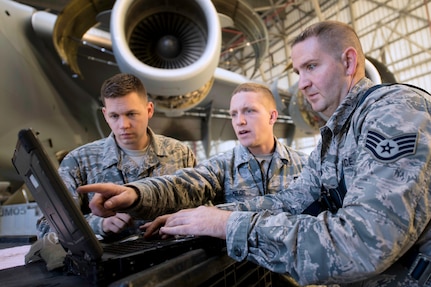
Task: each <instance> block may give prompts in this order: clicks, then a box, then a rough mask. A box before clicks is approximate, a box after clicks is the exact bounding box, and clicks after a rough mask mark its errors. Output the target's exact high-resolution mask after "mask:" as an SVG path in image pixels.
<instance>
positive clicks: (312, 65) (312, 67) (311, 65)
mask: <svg viewBox="0 0 431 287" xmlns="http://www.w3.org/2000/svg"><path fill="white" fill-rule="evenodd" d="M314 68H316V65H315V64H309V65H308V66H307V70H309V71H312V70H314Z"/></svg>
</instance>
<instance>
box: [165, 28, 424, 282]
mask: <svg viewBox="0 0 431 287" xmlns="http://www.w3.org/2000/svg"><path fill="white" fill-rule="evenodd" d="M291 57H292V62H293V68H294V71H295V72H296V73H297V74H298V75H299V82H298V85H299V89H300V90H301V92H302V93H303V94H304V96H305V97H306V98H307V100H308V101H309V102H310V104H311V106H312V108H313V110H315V111H317V112H321V113H323V114H324V115H325V116H327V117H328V118H329V120H328V121H327V123H326V125H325V126H324V127H322V128H321V141H320V142H319V144H318V145H317V147H316V149H315V150H314V151H313V152H312V153H311V155H310V160H309V164H308V166H306V167H304V169H303V172H302V173H301V175H300V177H299V178H298V179H297V180H296V181H295V182H293V183H292V184H291V185H290V186H289V188H287V189H285V190H283V191H282V192H279V193H277V194H272V195H267V196H263V197H257V198H255V199H252V200H250V201H247V202H244V203H239V204H238V207H237V208H238V210H241V211H233V212H232V211H224V210H220V209H217V208H215V207H205V206H201V207H198V208H196V209H189V210H182V211H180V212H177V213H175V214H173V215H171V216H170V217H169V218H168V220H167V221H166V225H165V226H164V227H162V228H161V229H160V232H161V233H162V234H194V235H209V236H215V237H219V238H225V239H226V244H227V251H228V254H229V255H230V256H231V257H232V258H234V259H236V260H238V261H241V260H244V259H247V260H251V261H253V262H255V263H257V264H260V265H262V266H264V267H267V268H268V269H270V270H273V271H275V272H280V273H289V274H291V275H292V276H293V277H294V278H296V279H297V280H298V281H299V282H300V283H301V284H319V283H320V284H339V285H341V286H375V287H377V286H379V287H382V286H383V287H384V286H410V287H411V286H430V282H429V276H430V275H431V273H430V261H429V260H430V258H431V257H429V256H431V240H430V237H431V225H430V223H429V222H430V218H431V204H430V202H431V194H430V184H431V180H430V178H431V156H430V155H431V153H430V149H431V145H430V142H431V116H430V109H431V98H430V96H429V95H428V94H427V93H426V92H424V91H421V90H419V89H416V88H412V87H408V86H405V85H401V84H396V85H390V86H385V87H381V88H379V89H376V90H374V91H373V92H371V93H370V94H369V95H368V96H367V97H366V98H363V96H364V95H365V94H366V92H367V90H368V89H369V88H370V87H371V86H373V83H372V82H371V81H370V80H368V79H367V78H365V68H364V65H365V57H364V53H363V51H362V48H361V45H360V42H359V39H358V37H357V35H356V33H355V32H354V31H353V29H351V28H350V27H349V26H348V25H346V24H343V23H339V22H334V21H324V22H320V23H317V24H314V25H312V26H310V27H309V28H307V29H306V30H305V31H304V32H302V33H301V34H300V35H299V36H298V37H297V38H296V39H295V40H294V42H293V45H292V55H291ZM343 178H344V179H343ZM343 184H345V187H346V193H345V197H344V200H343V202H342V206H341V207H340V208H339V209H338V210H332V212H331V211H329V210H325V211H321V212H320V213H319V214H318V215H317V216H313V215H308V214H302V212H303V211H304V210H305V209H306V208H307V207H308V206H309V205H310V204H311V203H313V202H314V201H315V200H316V199H318V198H319V197H320V198H322V194H323V192H322V191H324V190H329V189H335V188H337V187H340V186H341V185H343ZM279 209H283V211H284V212H281V213H275V214H274V213H273V212H271V211H270V210H279ZM415 260H417V261H415ZM409 269H410V270H412V271H413V272H409Z"/></svg>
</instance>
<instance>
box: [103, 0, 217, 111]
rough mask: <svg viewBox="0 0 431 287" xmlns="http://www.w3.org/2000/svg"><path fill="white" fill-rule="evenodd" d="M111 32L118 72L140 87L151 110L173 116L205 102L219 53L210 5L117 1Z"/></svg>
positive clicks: (187, 1)
mask: <svg viewBox="0 0 431 287" xmlns="http://www.w3.org/2000/svg"><path fill="white" fill-rule="evenodd" d="M110 30H111V39H112V47H113V51H114V55H115V58H116V61H117V64H118V66H119V68H120V70H121V71H122V72H127V73H132V74H134V75H136V76H138V77H139V78H140V79H141V80H142V81H143V83H144V85H145V87H146V89H147V91H148V93H149V95H150V97H151V98H152V99H153V101H154V102H155V104H156V109H158V110H160V111H163V112H165V113H167V114H169V113H175V114H178V113H179V112H181V111H185V110H188V109H190V108H192V107H194V106H196V105H197V104H199V103H200V102H201V101H202V100H203V99H204V98H205V97H206V95H207V94H208V92H209V90H210V89H211V86H212V82H213V74H214V72H215V69H216V68H217V66H218V62H219V58H220V49H221V28H220V23H219V18H218V14H217V11H216V10H215V8H214V6H213V4H212V3H211V1H199V0H183V1H168V0H165V1H151V0H140V1H133V0H122V1H116V3H115V5H114V7H113V10H112V14H111V24H110Z"/></svg>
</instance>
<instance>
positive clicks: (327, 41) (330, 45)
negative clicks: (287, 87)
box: [292, 20, 365, 67]
mask: <svg viewBox="0 0 431 287" xmlns="http://www.w3.org/2000/svg"><path fill="white" fill-rule="evenodd" d="M311 37H316V38H317V39H318V41H319V43H320V44H321V46H322V48H323V49H324V50H325V51H326V52H328V53H330V54H331V55H332V56H333V57H334V58H335V59H337V60H338V59H340V58H339V57H341V55H342V53H343V52H344V50H345V49H347V48H348V47H353V48H355V50H356V51H357V53H358V64H359V65H360V66H361V67H365V55H364V52H363V50H362V45H361V42H360V40H359V37H358V35H357V34H356V32H355V30H353V28H352V27H350V26H349V25H347V24H345V23H342V22H338V21H330V20H328V21H322V22H318V23H316V24H313V25H311V26H309V27H307V28H306V29H305V30H304V31H303V32H302V33H300V34H299V35H298V36H296V38H295V39H294V40H293V43H292V47H293V46H295V45H296V44H298V43H300V42H303V41H305V40H306V39H308V38H311Z"/></svg>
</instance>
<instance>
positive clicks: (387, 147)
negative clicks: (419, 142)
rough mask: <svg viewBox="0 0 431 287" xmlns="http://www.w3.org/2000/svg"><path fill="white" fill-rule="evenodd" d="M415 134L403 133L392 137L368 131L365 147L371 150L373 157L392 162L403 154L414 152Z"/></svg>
mask: <svg viewBox="0 0 431 287" xmlns="http://www.w3.org/2000/svg"><path fill="white" fill-rule="evenodd" d="M416 139H417V134H404V135H400V136H397V137H394V138H386V137H385V136H384V135H382V134H380V133H378V132H375V131H368V133H367V139H366V143H365V149H367V150H368V151H370V152H371V154H372V155H373V157H374V158H375V159H377V160H379V161H383V162H393V161H395V160H397V159H399V158H401V157H403V156H406V155H409V154H414V153H415V152H416Z"/></svg>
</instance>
